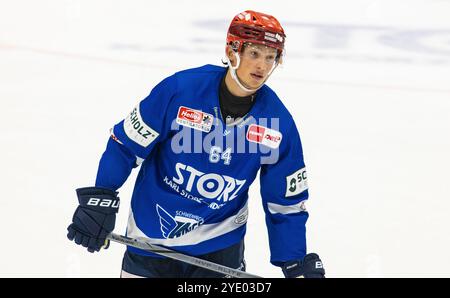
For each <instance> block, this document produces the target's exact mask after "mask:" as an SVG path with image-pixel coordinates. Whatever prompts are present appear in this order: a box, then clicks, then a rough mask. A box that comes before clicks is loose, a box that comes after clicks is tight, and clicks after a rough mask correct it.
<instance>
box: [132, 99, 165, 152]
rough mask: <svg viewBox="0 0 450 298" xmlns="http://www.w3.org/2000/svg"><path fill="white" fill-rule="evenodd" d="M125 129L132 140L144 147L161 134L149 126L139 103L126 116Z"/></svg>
mask: <svg viewBox="0 0 450 298" xmlns="http://www.w3.org/2000/svg"><path fill="white" fill-rule="evenodd" d="M123 130H124V131H125V133H126V135H127V136H128V138H130V140H133V141H134V142H136V143H138V144H139V145H141V146H142V147H147V146H148V145H150V144H151V143H152V142H153V141H154V140H155V139H156V138H157V137H158V136H159V133H157V132H156V131H155V130H153V129H152V128H151V127H150V126H148V125H147V124H146V123H145V122H144V120H143V119H142V116H141V113H140V111H139V104H138V105H137V106H136V107H135V108H134V109H133V111H131V113H130V114H129V115H128V116H127V118H125V120H124V122H123Z"/></svg>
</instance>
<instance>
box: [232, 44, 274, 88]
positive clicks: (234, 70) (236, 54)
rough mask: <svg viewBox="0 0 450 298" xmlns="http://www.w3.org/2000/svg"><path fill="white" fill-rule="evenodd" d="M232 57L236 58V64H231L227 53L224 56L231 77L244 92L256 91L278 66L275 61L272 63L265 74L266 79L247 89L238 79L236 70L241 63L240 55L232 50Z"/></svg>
mask: <svg viewBox="0 0 450 298" xmlns="http://www.w3.org/2000/svg"><path fill="white" fill-rule="evenodd" d="M233 54H234V57H235V58H236V66H233V64H231V61H230V58H228V55H227V56H226V62H227V63H228V66H229V67H230V73H231V77H232V78H233V80H234V81H235V82H236V84H237V85H238V86H239V88H241V89H242V90H243V91H245V92H251V93H255V92H256V91H258V89H259V88H261V87H262V86H263V85H264V83H265V82H266V81H267V79H268V78H269V77H270V75H271V74H272V72H273V71H274V70H275V68H276V67H277V66H278V63H277V62H275V63H274V64H273V65H272V69H271V70H270V71H269V73H268V74H267V77H266V79H265V80H264V82H262V83H261V85H260V86H259V87H258V88H256V89H249V88H247V87H245V86H244V84H243V83H241V80H240V79H239V77H238V75H237V73H236V70H237V69H238V68H239V65H240V64H241V57H240V56H239V54H238V53H237V52H234V51H233Z"/></svg>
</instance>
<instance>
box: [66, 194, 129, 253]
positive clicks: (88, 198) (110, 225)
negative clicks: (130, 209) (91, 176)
mask: <svg viewBox="0 0 450 298" xmlns="http://www.w3.org/2000/svg"><path fill="white" fill-rule="evenodd" d="M76 191H77V196H78V202H79V203H80V205H79V206H78V208H77V209H76V210H75V214H74V215H73V219H72V224H71V225H69V227H68V228H67V231H68V234H67V238H69V240H74V239H75V243H76V244H79V245H82V246H84V247H87V249H88V251H89V252H94V251H99V250H100V248H102V247H103V246H105V248H108V246H109V241H106V236H107V235H108V234H109V233H111V232H112V231H113V230H114V225H115V223H116V213H117V211H118V210H119V201H120V200H119V197H118V196H117V195H118V192H116V191H113V190H110V189H107V188H102V187H84V188H78V189H77V190H76Z"/></svg>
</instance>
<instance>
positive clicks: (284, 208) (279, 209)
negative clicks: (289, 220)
mask: <svg viewBox="0 0 450 298" xmlns="http://www.w3.org/2000/svg"><path fill="white" fill-rule="evenodd" d="M267 208H268V209H269V212H270V213H272V214H277V213H280V214H292V213H298V212H302V211H306V208H305V201H301V202H299V203H297V204H294V205H279V204H275V203H267Z"/></svg>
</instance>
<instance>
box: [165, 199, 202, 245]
mask: <svg viewBox="0 0 450 298" xmlns="http://www.w3.org/2000/svg"><path fill="white" fill-rule="evenodd" d="M156 212H158V216H159V223H160V225H161V232H162V235H163V237H164V238H166V239H168V238H178V237H180V236H183V235H184V234H186V233H189V232H190V231H192V230H194V229H196V228H198V227H199V226H200V225H202V224H203V223H204V222H205V220H204V219H203V217H200V216H197V215H194V214H191V213H188V212H184V211H176V215H175V216H172V215H171V214H170V213H169V212H167V211H166V210H164V209H163V208H162V207H161V206H160V205H158V204H156Z"/></svg>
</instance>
